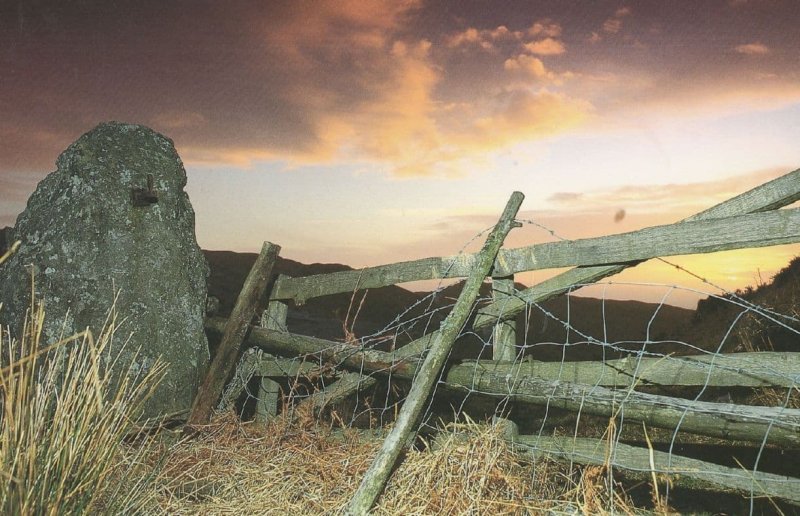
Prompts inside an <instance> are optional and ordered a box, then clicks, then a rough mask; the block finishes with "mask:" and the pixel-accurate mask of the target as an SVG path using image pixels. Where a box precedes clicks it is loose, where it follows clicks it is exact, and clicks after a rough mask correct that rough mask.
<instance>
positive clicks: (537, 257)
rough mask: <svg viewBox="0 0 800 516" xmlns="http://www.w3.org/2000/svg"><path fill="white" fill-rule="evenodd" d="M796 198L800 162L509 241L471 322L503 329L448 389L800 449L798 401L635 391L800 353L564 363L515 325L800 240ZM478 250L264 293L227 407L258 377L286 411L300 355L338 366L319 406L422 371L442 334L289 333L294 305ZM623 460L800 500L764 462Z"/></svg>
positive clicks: (469, 260)
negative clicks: (676, 265) (613, 290)
mask: <svg viewBox="0 0 800 516" xmlns="http://www.w3.org/2000/svg"><path fill="white" fill-rule="evenodd" d="M798 199H800V170H796V171H794V172H791V173H789V174H787V175H785V176H783V177H780V178H778V179H775V180H773V181H770V182H768V183H765V184H763V185H761V186H759V187H757V188H754V189H752V190H750V191H748V192H745V193H743V194H741V195H739V196H737V197H734V198H732V199H730V200H728V201H725V202H723V203H721V204H719V205H717V206H714V207H712V208H710V209H708V210H706V211H703V212H701V213H698V214H696V215H694V216H692V217H689V218H688V219H685V220H684V221H681V222H679V223H676V224H672V225H666V226H658V227H651V228H647V229H642V230H639V231H634V232H630V233H625V234H620V235H613V236H606V237H601V238H589V239H582V240H570V241H560V242H554V243H545V244H537V245H533V246H528V247H522V248H518V249H506V250H501V251H500V253H499V254H498V255H497V259H496V261H495V262H494V266H493V269H492V272H491V281H492V285H493V288H492V292H493V300H492V302H491V303H489V304H488V305H486V306H483V307H481V308H480V309H479V311H478V313H477V315H476V316H475V317H474V319H473V322H472V329H473V330H479V329H482V328H490V327H493V330H492V331H493V339H492V341H493V360H491V361H487V360H474V361H464V362H461V363H458V364H454V365H452V366H451V367H449V368H448V369H447V370H446V374H445V375H444V376H443V378H442V383H441V384H440V387H442V388H444V389H448V390H452V391H454V392H475V391H480V392H481V393H482V394H484V395H487V396H493V397H496V398H498V399H503V400H510V401H511V402H513V403H515V404H521V405H532V406H548V407H558V408H561V409H564V410H568V411H572V412H575V413H584V414H592V415H597V416H603V417H608V418H613V417H615V416H616V415H618V414H619V412H620V409H621V407H623V406H624V418H625V422H626V423H630V422H637V423H639V424H642V423H643V424H645V425H647V426H648V427H659V428H664V429H667V430H670V431H673V432H677V431H678V429H680V430H681V431H683V432H689V433H694V434H699V435H705V436H711V437H715V438H722V439H727V440H734V441H747V442H752V443H756V444H758V445H760V446H763V445H765V444H768V445H776V446H780V447H784V448H789V449H800V410H798V409H789V408H783V407H766V406H750V405H737V404H733V403H711V402H703V401H693V400H686V399H681V398H674V397H667V396H662V395H657V394H649V393H645V392H639V391H637V390H634V387H636V386H637V385H638V384H640V383H642V382H646V383H649V384H651V385H652V384H655V385H670V386H701V387H715V386H716V387H730V386H745V387H765V386H775V387H781V388H789V389H797V388H798V385H800V352H798V353H794V352H788V353H763V352H754V353H732V354H715V355H702V356H686V357H672V356H664V357H659V358H642V357H629V358H625V359H620V360H608V361H604V362H569V363H555V364H553V363H546V362H539V361H536V360H525V361H518V360H515V357H516V347H515V345H516V344H515V343H516V335H515V331H516V330H515V325H514V324H513V321H514V319H515V317H516V316H517V315H518V314H519V313H521V312H522V311H523V310H524V309H525V308H526V306H528V305H529V304H531V303H542V302H543V301H546V300H547V299H550V298H553V297H555V296H558V295H561V294H563V293H565V292H568V291H571V290H574V289H576V288H580V286H583V285H586V284H590V283H593V282H596V281H598V280H600V279H602V278H606V277H608V276H611V275H613V274H617V273H619V272H620V271H622V270H624V269H626V268H628V267H631V266H634V265H636V264H638V263H641V262H642V261H645V260H648V259H651V258H656V257H662V256H671V255H685V254H696V253H709V252H716V251H723V250H731V249H743V248H754V247H763V246H772V245H779V244H788V243H795V242H800V208H794V209H784V210H779V208H782V207H786V206H788V205H790V204H792V203H794V202H795V201H797V200H798ZM477 260H478V255H475V254H460V255H456V256H451V257H436V258H425V259H422V260H414V261H407V262H402V263H395V264H390V265H381V266H378V267H368V268H364V269H360V270H353V271H345V272H335V273H330V274H322V275H315V276H308V277H300V278H291V277H287V276H280V277H279V278H278V279H277V280H276V281H275V283H274V285H273V287H272V289H271V292H269V293H268V299H269V304H268V306H267V309H266V311H265V312H264V314H263V316H262V323H261V325H260V326H259V327H254V328H252V329H251V330H250V333H249V335H248V337H247V340H246V342H245V346H246V347H255V348H259V349H260V350H262V351H261V352H258V353H245V354H244V355H243V357H242V360H241V362H240V363H239V366H238V372H237V374H236V375H235V376H234V380H233V382H232V383H231V384H230V385H229V386H228V389H227V390H226V392H225V395H224V396H223V402H222V404H223V405H226V404H229V403H230V402H231V401H232V400H233V399H234V398H235V397H237V396H238V395H239V394H240V393H241V392H242V389H244V388H245V384H246V383H247V381H248V380H249V379H250V378H251V377H252V376H255V377H258V378H260V388H259V392H258V394H257V398H258V400H259V402H258V406H257V415H256V417H257V418H258V419H267V418H269V417H271V416H272V415H274V414H276V412H277V409H278V395H279V384H278V383H277V382H276V380H277V379H279V378H284V377H294V376H297V375H299V374H302V373H304V372H306V371H308V370H310V369H313V367H315V366H312V365H310V364H309V362H308V361H299V360H297V359H296V357H314V363H315V364H316V365H320V364H328V365H330V366H332V367H335V368H337V369H338V370H339V371H341V374H340V376H339V378H340V379H339V380H338V381H337V382H336V383H334V384H332V385H330V386H328V388H326V389H325V390H324V391H322V392H320V393H318V394H316V395H314V396H312V397H311V398H309V399H308V400H307V401H306V402H305V403H310V404H311V405H313V406H315V407H317V408H319V407H321V406H323V405H324V404H326V403H330V402H332V401H334V400H337V399H342V398H344V397H347V396H349V395H352V394H354V393H356V392H357V391H358V390H360V389H367V388H369V387H371V386H373V385H375V383H376V382H377V381H379V379H380V378H388V377H394V378H399V379H405V380H409V381H412V380H413V379H414V377H415V373H416V372H417V371H418V369H419V367H420V364H421V357H423V356H424V355H425V353H426V350H427V349H429V346H430V344H431V342H433V341H434V340H435V338H436V336H437V332H433V333H430V334H427V335H425V336H423V337H421V338H419V339H417V340H414V341H413V342H411V343H410V344H408V345H405V346H403V347H400V348H398V349H396V350H394V351H378V350H375V349H369V348H367V347H364V346H361V347H358V346H353V345H352V343H341V342H334V341H329V340H324V339H319V338H314V337H308V336H302V335H297V334H293V333H290V332H288V331H287V314H288V306H289V303H295V304H303V303H305V302H306V301H308V300H310V299H313V298H316V297H319V296H326V295H331V294H337V293H344V292H354V291H357V290H361V289H370V288H377V287H384V286H389V285H394V284H397V283H403V282H409V281H419V280H431V279H446V278H462V277H466V276H468V275H469V274H470V272H471V271H472V270H473V269H474V267H475V264H476V262H477ZM558 267H574V268H572V269H570V270H568V271H567V272H564V273H562V274H560V275H558V276H555V277H553V278H551V279H548V280H546V281H543V282H541V283H539V284H536V285H534V286H532V287H530V288H527V289H524V290H521V291H518V290H516V289H515V286H514V274H517V273H520V272H524V271H533V270H540V269H548V268H558ZM225 323H226V321H225V320H222V319H210V320H209V321H208V322H207V329H208V330H209V331H210V332H212V333H213V332H216V333H222V332H223V331H224V327H225ZM437 331H438V330H437ZM798 346H800V341H798ZM798 351H800V349H798ZM293 357H294V359H292V358H293ZM533 358H535V357H533ZM509 428H510V429H511V432H510V433H509V434H508V437H509V439H510V440H512V441H513V442H514V443H515V445H516V446H518V447H519V449H520V450H522V451H524V452H526V453H530V454H533V455H535V456H541V455H546V456H550V457H556V458H560V459H565V460H569V461H571V462H573V463H582V464H594V463H598V462H599V463H604V462H605V463H607V461H608V460H609V456H610V455H609V453H610V450H609V449H608V447H609V446H610V444H609V442H608V441H606V440H596V439H586V438H568V439H566V438H555V437H546V436H523V435H516V434H515V433H514V425H513V424H510V426H509ZM613 457H614V463H613V465H614V467H617V468H623V469H629V470H631V471H640V472H641V471H653V470H655V471H657V472H659V473H664V474H667V475H670V476H671V477H672V478H673V480H674V481H676V482H689V483H692V484H693V485H697V484H698V483H699V484H711V485H715V486H717V488H725V489H733V490H738V491H741V492H745V493H748V494H756V495H759V496H763V495H766V496H772V497H779V498H783V499H785V500H788V501H790V502H793V503H800V480H798V479H795V478H789V477H784V476H780V475H774V474H769V473H763V472H759V471H749V472H745V473H746V474H743V472H742V471H741V470H737V469H733V468H729V467H724V466H720V465H716V464H712V463H708V462H702V461H698V460H696V459H691V458H687V457H679V456H677V455H674V454H666V453H659V452H653V451H652V450H649V449H647V448H645V447H633V446H626V445H622V444H618V445H616V446H615V447H614V451H613Z"/></svg>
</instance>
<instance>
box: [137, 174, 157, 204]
mask: <svg viewBox="0 0 800 516" xmlns="http://www.w3.org/2000/svg"><path fill="white" fill-rule="evenodd" d="M131 202H132V203H133V205H134V206H150V205H151V204H155V203H157V202H158V192H157V191H156V190H155V188H154V187H153V174H147V187H146V188H131Z"/></svg>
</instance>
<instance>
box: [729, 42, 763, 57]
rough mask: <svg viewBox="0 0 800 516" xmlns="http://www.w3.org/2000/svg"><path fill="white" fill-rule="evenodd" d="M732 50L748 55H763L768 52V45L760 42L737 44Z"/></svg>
mask: <svg viewBox="0 0 800 516" xmlns="http://www.w3.org/2000/svg"><path fill="white" fill-rule="evenodd" d="M734 50H735V51H736V52H738V53H740V54H745V55H748V56H763V55H765V54H769V52H770V50H769V47H767V46H766V45H764V44H762V43H747V44H745V45H737V46H736V47H734Z"/></svg>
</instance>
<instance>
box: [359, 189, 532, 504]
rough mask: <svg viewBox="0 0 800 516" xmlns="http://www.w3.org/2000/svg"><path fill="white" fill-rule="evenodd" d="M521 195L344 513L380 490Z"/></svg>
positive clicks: (505, 214) (500, 224)
mask: <svg viewBox="0 0 800 516" xmlns="http://www.w3.org/2000/svg"><path fill="white" fill-rule="evenodd" d="M523 199H525V196H524V195H523V194H522V193H521V192H514V193H513V194H512V195H511V198H510V199H509V200H508V203H507V204H506V207H505V209H504V210H503V214H502V215H501V217H500V220H499V221H498V223H497V225H496V226H495V228H494V229H493V230H492V232H491V233H490V234H489V236H488V237H487V238H486V242H485V243H484V244H483V249H481V252H480V253H479V254H478V260H477V264H476V266H475V268H474V269H473V271H472V272H471V273H470V275H469V277H468V278H467V281H466V283H465V284H464V289H463V290H462V291H461V294H460V295H459V296H458V301H456V304H455V306H454V307H453V311H452V312H450V314H449V315H448V316H447V318H446V319H445V320H444V322H443V323H442V327H441V332H440V333H439V334H438V335H437V338H436V339H435V340H434V342H433V344H432V345H431V348H430V350H429V351H428V354H427V356H426V357H425V361H424V362H423V363H422V365H421V366H420V368H419V369H418V370H417V377H416V379H415V380H414V383H413V384H412V386H411V391H410V392H409V394H408V398H406V400H405V402H404V403H403V408H401V409H400V415H399V416H398V418H397V421H396V422H395V425H394V428H392V431H391V432H390V433H389V435H388V436H387V437H386V440H385V441H384V442H383V446H382V447H381V449H380V450H379V451H378V454H377V456H376V457H375V459H374V460H373V462H372V465H371V466H370V468H369V470H367V472H366V474H365V475H364V478H363V479H362V481H361V485H360V486H359V487H358V490H357V491H356V493H355V495H354V496H353V498H352V500H350V505H349V506H348V508H347V513H348V514H355V515H362V514H366V513H367V512H368V511H369V510H370V509H371V508H372V506H373V505H374V503H375V500H377V499H378V496H380V494H381V492H382V491H383V488H384V486H385V485H386V481H387V480H388V479H389V475H390V474H391V471H392V468H393V467H394V464H395V462H397V457H399V456H400V451H401V450H402V448H403V446H404V445H405V443H406V442H408V438H409V436H410V435H411V432H412V431H413V429H414V426H416V424H417V420H418V419H419V416H420V415H421V414H422V409H423V407H424V405H425V401H426V400H427V399H428V396H429V395H430V393H431V390H432V388H433V387H434V386H435V385H436V382H437V381H438V380H439V376H440V374H441V372H442V367H444V363H445V360H447V356H448V355H449V354H450V350H451V349H452V347H453V342H455V340H456V338H458V335H459V333H461V329H462V327H463V326H464V324H465V323H466V322H467V319H468V318H469V315H470V313H471V312H472V306H473V304H474V303H475V299H476V298H477V297H478V294H479V292H480V286H481V284H482V283H483V280H484V279H485V278H486V276H487V275H488V274H489V272H490V271H491V269H492V266H493V265H494V263H495V259H496V258H497V253H498V252H499V251H500V247H501V246H502V245H503V241H504V240H505V238H506V235H508V233H509V231H511V229H512V228H514V227H517V226H519V223H518V222H516V221H515V220H514V217H515V216H516V215H517V212H518V211H519V207H520V205H521V204H522V201H523Z"/></svg>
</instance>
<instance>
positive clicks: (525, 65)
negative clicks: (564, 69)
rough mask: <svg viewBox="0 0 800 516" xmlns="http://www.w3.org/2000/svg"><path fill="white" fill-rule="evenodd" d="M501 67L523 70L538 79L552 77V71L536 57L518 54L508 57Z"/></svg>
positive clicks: (513, 70)
mask: <svg viewBox="0 0 800 516" xmlns="http://www.w3.org/2000/svg"><path fill="white" fill-rule="evenodd" d="M503 68H505V69H506V70H508V71H512V72H516V71H524V72H526V73H528V74H530V75H531V76H532V77H536V78H539V79H552V78H553V77H554V75H553V73H552V72H550V71H549V70H547V68H545V66H544V63H543V62H542V60H541V59H539V58H538V57H533V56H529V55H527V54H520V55H518V56H517V57H514V58H508V59H506V60H505V62H504V63H503Z"/></svg>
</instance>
